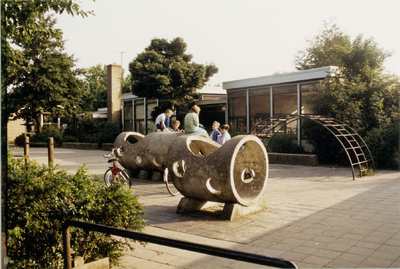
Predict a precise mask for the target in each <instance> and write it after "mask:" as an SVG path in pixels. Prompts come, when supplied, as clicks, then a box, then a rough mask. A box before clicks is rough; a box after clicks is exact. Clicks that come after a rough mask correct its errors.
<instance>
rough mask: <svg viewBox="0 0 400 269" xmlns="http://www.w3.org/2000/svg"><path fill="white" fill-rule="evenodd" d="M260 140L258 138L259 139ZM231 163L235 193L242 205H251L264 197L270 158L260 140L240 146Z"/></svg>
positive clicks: (249, 141) (250, 141)
mask: <svg viewBox="0 0 400 269" xmlns="http://www.w3.org/2000/svg"><path fill="white" fill-rule="evenodd" d="M257 139H258V138H257ZM232 160H233V162H232V163H231V184H232V186H233V192H234V194H235V196H236V198H237V200H238V202H239V203H240V204H242V205H251V204H252V203H254V201H256V200H258V199H259V198H260V196H261V195H262V193H263V191H264V188H265V187H266V182H267V178H268V157H267V154H266V150H265V147H264V146H263V145H262V144H261V142H260V141H259V140H247V141H245V142H244V143H243V144H238V145H237V148H236V149H235V153H234V156H233V158H232Z"/></svg>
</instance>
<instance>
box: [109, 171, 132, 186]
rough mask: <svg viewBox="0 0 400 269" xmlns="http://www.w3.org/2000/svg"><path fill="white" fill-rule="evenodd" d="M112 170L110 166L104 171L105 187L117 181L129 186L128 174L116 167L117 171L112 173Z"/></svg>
mask: <svg viewBox="0 0 400 269" xmlns="http://www.w3.org/2000/svg"><path fill="white" fill-rule="evenodd" d="M112 170H113V169H112V168H109V169H108V170H107V171H106V172H105V173H104V182H105V184H106V186H107V187H109V186H110V185H111V184H113V183H117V182H119V183H121V184H124V185H125V186H127V187H129V188H131V181H130V179H129V176H128V174H127V173H126V172H125V171H123V170H121V169H118V173H117V174H113V172H112Z"/></svg>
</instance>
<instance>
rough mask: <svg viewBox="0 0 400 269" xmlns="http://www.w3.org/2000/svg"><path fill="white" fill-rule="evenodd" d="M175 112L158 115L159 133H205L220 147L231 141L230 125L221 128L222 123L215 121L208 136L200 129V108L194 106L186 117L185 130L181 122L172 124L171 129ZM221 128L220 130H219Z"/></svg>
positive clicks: (169, 111) (157, 125)
mask: <svg viewBox="0 0 400 269" xmlns="http://www.w3.org/2000/svg"><path fill="white" fill-rule="evenodd" d="M172 114H173V111H172V110H171V109H167V110H166V111H165V113H161V114H160V115H158V117H157V119H156V127H157V132H158V131H164V132H186V133H204V134H206V135H209V136H210V138H211V139H212V140H213V141H215V142H217V143H218V144H220V145H223V144H224V143H225V142H226V141H228V140H229V139H231V135H230V134H229V132H228V131H229V125H228V124H223V125H221V126H220V123H219V122H217V121H214V123H213V125H212V131H211V132H210V133H209V134H207V131H206V130H204V129H203V128H201V127H200V123H199V114H200V107H199V106H197V105H194V106H193V107H192V108H191V109H190V112H189V113H188V114H187V115H186V116H185V130H180V129H179V126H180V124H181V123H180V122H179V121H178V120H176V121H174V122H173V123H172V128H170V127H169V119H170V117H171V116H172ZM218 128H220V130H218Z"/></svg>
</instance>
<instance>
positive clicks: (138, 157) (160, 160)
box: [114, 132, 197, 171]
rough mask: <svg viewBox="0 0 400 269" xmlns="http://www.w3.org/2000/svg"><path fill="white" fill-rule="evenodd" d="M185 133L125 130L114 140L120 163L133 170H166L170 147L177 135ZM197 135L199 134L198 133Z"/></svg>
mask: <svg viewBox="0 0 400 269" xmlns="http://www.w3.org/2000/svg"><path fill="white" fill-rule="evenodd" d="M181 135H185V133H167V132H154V133H150V134H148V135H146V136H144V135H143V134H141V133H136V132H124V133H121V134H119V135H118V137H117V138H116V140H115V142H114V147H115V148H121V151H120V153H116V155H117V157H118V160H119V162H120V164H121V165H122V166H123V167H125V168H127V169H132V170H153V171H154V170H158V171H164V169H165V168H166V162H167V157H168V149H169V148H170V146H171V145H172V144H173V143H174V141H175V140H176V138H177V137H179V136H181ZM196 136H197V135H196Z"/></svg>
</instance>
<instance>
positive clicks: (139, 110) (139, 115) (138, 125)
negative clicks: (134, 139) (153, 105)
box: [134, 99, 146, 134]
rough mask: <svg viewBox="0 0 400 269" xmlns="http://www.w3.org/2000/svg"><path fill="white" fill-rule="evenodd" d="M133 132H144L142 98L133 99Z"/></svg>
mask: <svg viewBox="0 0 400 269" xmlns="http://www.w3.org/2000/svg"><path fill="white" fill-rule="evenodd" d="M134 102H135V132H138V133H142V134H145V131H146V128H145V127H146V126H145V122H144V100H143V99H140V100H135V101H134Z"/></svg>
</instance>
